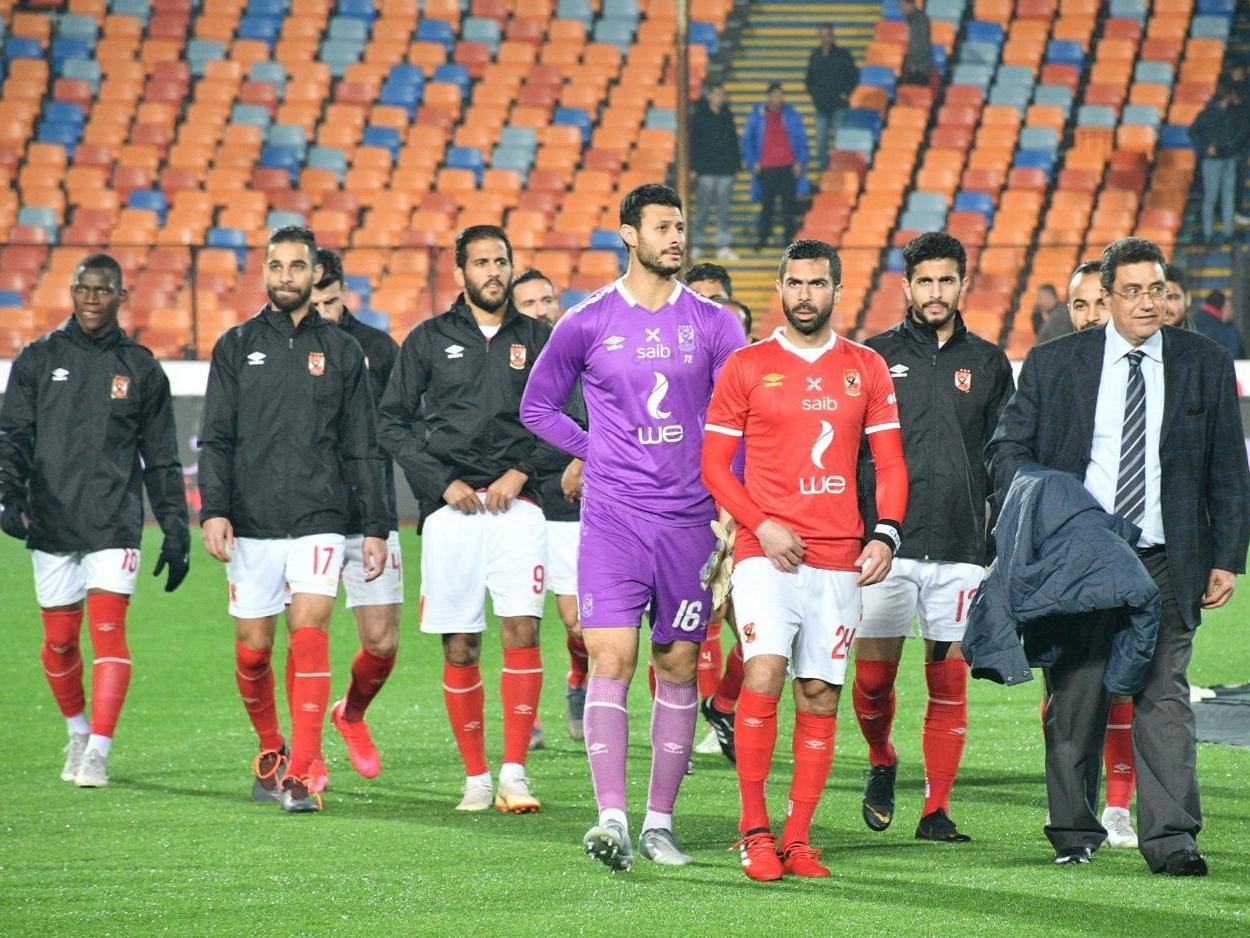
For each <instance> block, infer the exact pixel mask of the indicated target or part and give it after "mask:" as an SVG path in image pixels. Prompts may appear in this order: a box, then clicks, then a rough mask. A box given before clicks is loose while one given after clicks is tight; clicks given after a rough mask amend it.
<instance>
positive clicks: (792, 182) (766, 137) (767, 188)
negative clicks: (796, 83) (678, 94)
mask: <svg viewBox="0 0 1250 938" xmlns="http://www.w3.org/2000/svg"><path fill="white" fill-rule="evenodd" d="M742 154H743V156H744V157H745V158H746V161H747V165H748V166H750V167H751V172H752V173H754V174H755V185H754V187H753V188H752V191H751V194H752V195H753V196H755V197H757V198H758V199H759V200H760V223H759V232H758V233H757V235H756V238H755V250H757V251H762V250H763V249H764V247H765V246H766V245H767V244H768V238H769V236H770V235H771V234H772V231H773V209H774V205H775V204H776V203H777V202H778V201H780V202H781V227H782V230H783V231H784V232H785V241H786V243H787V244H789V243H790V242H791V241H792V240H794V232H795V230H796V229H797V228H798V224H799V217H798V206H797V201H798V196H800V195H807V194H808V191H809V190H808V183H807V177H806V176H805V175H804V174H803V167H804V166H805V165H806V164H807V131H806V130H805V129H804V127H803V118H802V117H800V116H799V112H798V111H796V110H795V109H794V108H793V107H791V106H790V105H789V104H786V97H785V93H784V92H783V91H782V90H781V82H778V81H775V82H773V83H772V84H770V85H769V86H768V100H767V101H766V102H765V103H763V104H757V105H756V106H755V110H753V111H752V112H751V117H750V119H748V120H747V130H746V136H745V138H744V139H743V143H742Z"/></svg>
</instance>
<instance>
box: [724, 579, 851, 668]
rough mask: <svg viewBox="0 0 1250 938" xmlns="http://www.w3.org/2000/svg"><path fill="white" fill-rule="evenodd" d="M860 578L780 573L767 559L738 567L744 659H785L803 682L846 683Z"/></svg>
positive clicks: (736, 607)
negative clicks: (816, 679) (768, 657)
mask: <svg viewBox="0 0 1250 938" xmlns="http://www.w3.org/2000/svg"><path fill="white" fill-rule="evenodd" d="M858 577H859V574H857V573H850V572H847V571H844V570H821V569H818V568H816V567H807V566H800V567H799V569H798V572H797V573H782V572H781V571H780V570H778V569H777V568H775V567H774V566H773V565H772V562H771V561H770V560H768V559H766V558H764V557H751V558H749V559H747V560H744V561H742V563H740V564H738V565H737V566H736V567H734V572H733V600H734V613H735V614H736V615H737V618H738V632H739V634H740V635H741V636H742V657H743V658H744V659H746V660H747V661H750V660H751V659H752V658H754V657H755V656H756V655H781V656H782V657H784V658H786V659H787V660H788V661H789V662H790V672H791V673H792V674H793V675H794V676H795V677H799V678H819V679H820V680H822V681H824V682H825V683H827V684H835V685H841V684H844V683H846V664H847V657H848V655H849V654H850V650H851V642H853V641H855V631H856V629H857V628H858V626H859V616H860V592H861V590H860V588H859V587H858V586H856V585H855V581H856V579H858Z"/></svg>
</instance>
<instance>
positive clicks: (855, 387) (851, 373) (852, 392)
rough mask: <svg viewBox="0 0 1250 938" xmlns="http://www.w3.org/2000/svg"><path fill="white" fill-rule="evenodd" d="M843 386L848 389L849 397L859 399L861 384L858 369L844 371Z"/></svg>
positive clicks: (847, 394)
mask: <svg viewBox="0 0 1250 938" xmlns="http://www.w3.org/2000/svg"><path fill="white" fill-rule="evenodd" d="M842 386H843V388H845V389H846V396H847V397H859V394H860V383H859V369H858V368H847V369H844V370H843V372H842Z"/></svg>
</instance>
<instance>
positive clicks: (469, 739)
mask: <svg viewBox="0 0 1250 938" xmlns="http://www.w3.org/2000/svg"><path fill="white" fill-rule="evenodd" d="M443 700H444V702H445V703H446V705H447V718H448V719H449V720H450V721H451V732H452V734H453V735H454V736H455V737H456V745H457V746H459V747H460V758H461V759H463V760H464V774H465V775H469V776H472V775H485V774H486V773H487V772H489V771H490V768H489V766H488V765H487V763H486V733H485V731H484V728H483V725H482V724H483V721H484V719H485V709H486V704H485V692H484V691H483V690H482V672H481V670H480V669H479V668H478V666H477V665H476V664H466V665H465V666H464V667H458V666H457V665H454V664H451V663H450V662H447V661H444V662H443ZM526 742H527V743H528V740H526Z"/></svg>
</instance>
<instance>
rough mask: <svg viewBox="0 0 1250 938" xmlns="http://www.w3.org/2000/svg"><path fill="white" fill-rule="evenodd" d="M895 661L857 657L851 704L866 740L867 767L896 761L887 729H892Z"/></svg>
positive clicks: (896, 669) (896, 663)
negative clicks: (853, 706)
mask: <svg viewBox="0 0 1250 938" xmlns="http://www.w3.org/2000/svg"><path fill="white" fill-rule="evenodd" d="M897 674H898V662H897V661H870V660H865V659H863V658H857V659H856V661H855V683H854V684H853V685H852V686H851V701H852V703H853V704H854V705H855V718H856V719H857V720H859V728H860V730H861V732H863V734H864V739H866V740H867V741H868V762H869V764H870V765H893V764H894V760H895V758H896V756H895V753H894V747H893V746H891V745H890V729H891V728H892V727H893V726H894V678H895V675H897Z"/></svg>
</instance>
